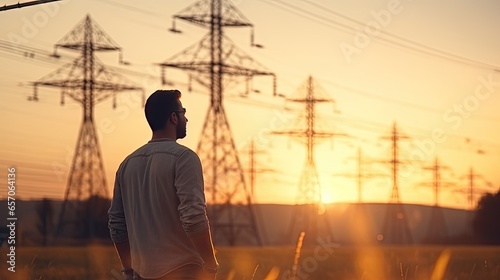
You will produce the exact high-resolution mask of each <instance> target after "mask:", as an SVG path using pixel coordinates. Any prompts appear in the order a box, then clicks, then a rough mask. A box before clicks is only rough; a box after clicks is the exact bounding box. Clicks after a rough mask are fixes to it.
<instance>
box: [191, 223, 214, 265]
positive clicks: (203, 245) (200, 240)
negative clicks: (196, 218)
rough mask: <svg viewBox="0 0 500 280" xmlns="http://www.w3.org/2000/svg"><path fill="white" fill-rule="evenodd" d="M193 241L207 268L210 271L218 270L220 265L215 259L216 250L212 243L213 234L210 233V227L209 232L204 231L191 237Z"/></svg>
mask: <svg viewBox="0 0 500 280" xmlns="http://www.w3.org/2000/svg"><path fill="white" fill-rule="evenodd" d="M191 241H192V242H193V245H194V247H195V248H196V250H197V251H198V253H199V254H200V256H201V258H202V259H203V261H204V262H205V268H207V269H209V270H217V268H218V267H219V263H218V262H217V258H216V257H215V249H214V245H213V243H212V234H211V233H210V227H209V228H208V230H207V231H204V232H202V233H200V234H197V235H195V236H191Z"/></svg>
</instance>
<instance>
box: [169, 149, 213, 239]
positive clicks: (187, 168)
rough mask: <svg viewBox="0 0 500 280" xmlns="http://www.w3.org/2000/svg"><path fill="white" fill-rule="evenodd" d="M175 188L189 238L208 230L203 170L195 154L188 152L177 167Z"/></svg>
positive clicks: (178, 162)
mask: <svg viewBox="0 0 500 280" xmlns="http://www.w3.org/2000/svg"><path fill="white" fill-rule="evenodd" d="M175 188H176V192H177V196H178V198H179V202H180V204H179V207H178V208H177V209H178V210H179V215H180V220H181V222H182V227H183V228H184V231H185V232H186V234H187V235H188V236H195V235H198V234H200V233H202V232H204V231H207V230H208V218H207V213H206V203H205V193H204V186H203V170H202V166H201V162H200V159H199V157H198V155H196V153H195V152H193V151H191V150H187V151H185V152H184V153H182V155H181V156H180V157H179V158H178V160H177V163H176V166H175Z"/></svg>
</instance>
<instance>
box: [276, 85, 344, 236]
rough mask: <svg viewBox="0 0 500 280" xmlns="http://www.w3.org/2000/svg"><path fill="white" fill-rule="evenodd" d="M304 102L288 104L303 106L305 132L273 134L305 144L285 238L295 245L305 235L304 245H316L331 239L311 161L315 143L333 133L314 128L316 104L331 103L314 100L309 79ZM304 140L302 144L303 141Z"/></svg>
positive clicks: (318, 99) (315, 87)
mask: <svg viewBox="0 0 500 280" xmlns="http://www.w3.org/2000/svg"><path fill="white" fill-rule="evenodd" d="M305 87H306V96H305V98H289V99H287V101H291V102H299V103H304V105H305V107H306V110H305V117H304V119H305V122H306V124H305V128H299V129H294V130H289V131H273V132H272V134H277V135H289V136H292V137H294V138H298V139H299V140H301V142H305V146H306V149H307V158H306V162H305V166H304V170H303V171H302V174H301V176H300V180H299V190H298V193H297V198H296V205H295V207H294V211H293V214H292V218H291V221H290V224H289V230H288V231H287V234H288V235H289V236H290V238H291V241H293V242H295V237H296V234H298V233H300V232H302V231H305V233H306V237H305V238H306V241H305V242H306V243H308V244H312V243H314V242H316V238H317V237H319V236H323V237H326V236H330V237H331V240H332V239H333V233H332V230H331V227H330V223H329V221H328V217H327V214H326V208H325V206H324V205H323V203H322V201H321V189H320V188H321V187H320V184H319V176H318V171H317V170H316V163H315V161H314V146H315V144H317V143H318V140H320V139H325V138H331V137H333V136H334V135H340V134H334V133H332V132H323V131H319V130H318V129H317V128H316V125H315V121H316V112H315V105H316V103H324V102H333V100H332V99H330V98H318V97H316V96H315V94H317V93H318V92H319V88H318V86H317V84H316V83H315V82H314V80H313V78H312V77H309V78H308V79H307V81H306V83H305ZM303 140H305V141H303Z"/></svg>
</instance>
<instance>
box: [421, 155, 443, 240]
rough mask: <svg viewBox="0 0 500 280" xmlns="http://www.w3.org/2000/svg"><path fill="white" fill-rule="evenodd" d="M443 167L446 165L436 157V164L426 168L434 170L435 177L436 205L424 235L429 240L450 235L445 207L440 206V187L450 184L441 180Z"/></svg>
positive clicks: (433, 184) (433, 183)
mask: <svg viewBox="0 0 500 280" xmlns="http://www.w3.org/2000/svg"><path fill="white" fill-rule="evenodd" d="M443 168H445V167H444V166H443V165H441V164H439V160H438V158H437V157H436V158H435V159H434V164H433V165H432V166H429V167H426V168H425V169H427V170H431V171H432V173H433V178H434V180H433V182H432V188H433V190H434V206H433V207H432V210H431V211H432V212H431V216H430V219H429V226H428V228H427V232H426V235H425V237H424V238H425V239H426V241H428V242H439V241H443V240H444V239H445V238H446V237H448V230H447V227H446V221H445V218H444V213H443V209H442V208H441V207H439V189H440V188H441V187H443V186H444V185H445V184H447V185H449V183H446V182H443V181H442V180H441V172H440V171H441V170H442V169H443Z"/></svg>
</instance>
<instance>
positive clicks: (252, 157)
mask: <svg viewBox="0 0 500 280" xmlns="http://www.w3.org/2000/svg"><path fill="white" fill-rule="evenodd" d="M260 152H261V151H260V150H258V149H257V148H256V147H255V140H253V139H252V141H250V146H249V147H248V169H247V171H248V174H249V175H248V177H249V181H250V193H251V195H252V197H255V183H256V181H257V180H256V179H257V178H256V177H257V174H258V173H263V172H273V171H274V170H273V169H269V168H259V167H258V164H257V159H256V155H257V154H259V153H260Z"/></svg>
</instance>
